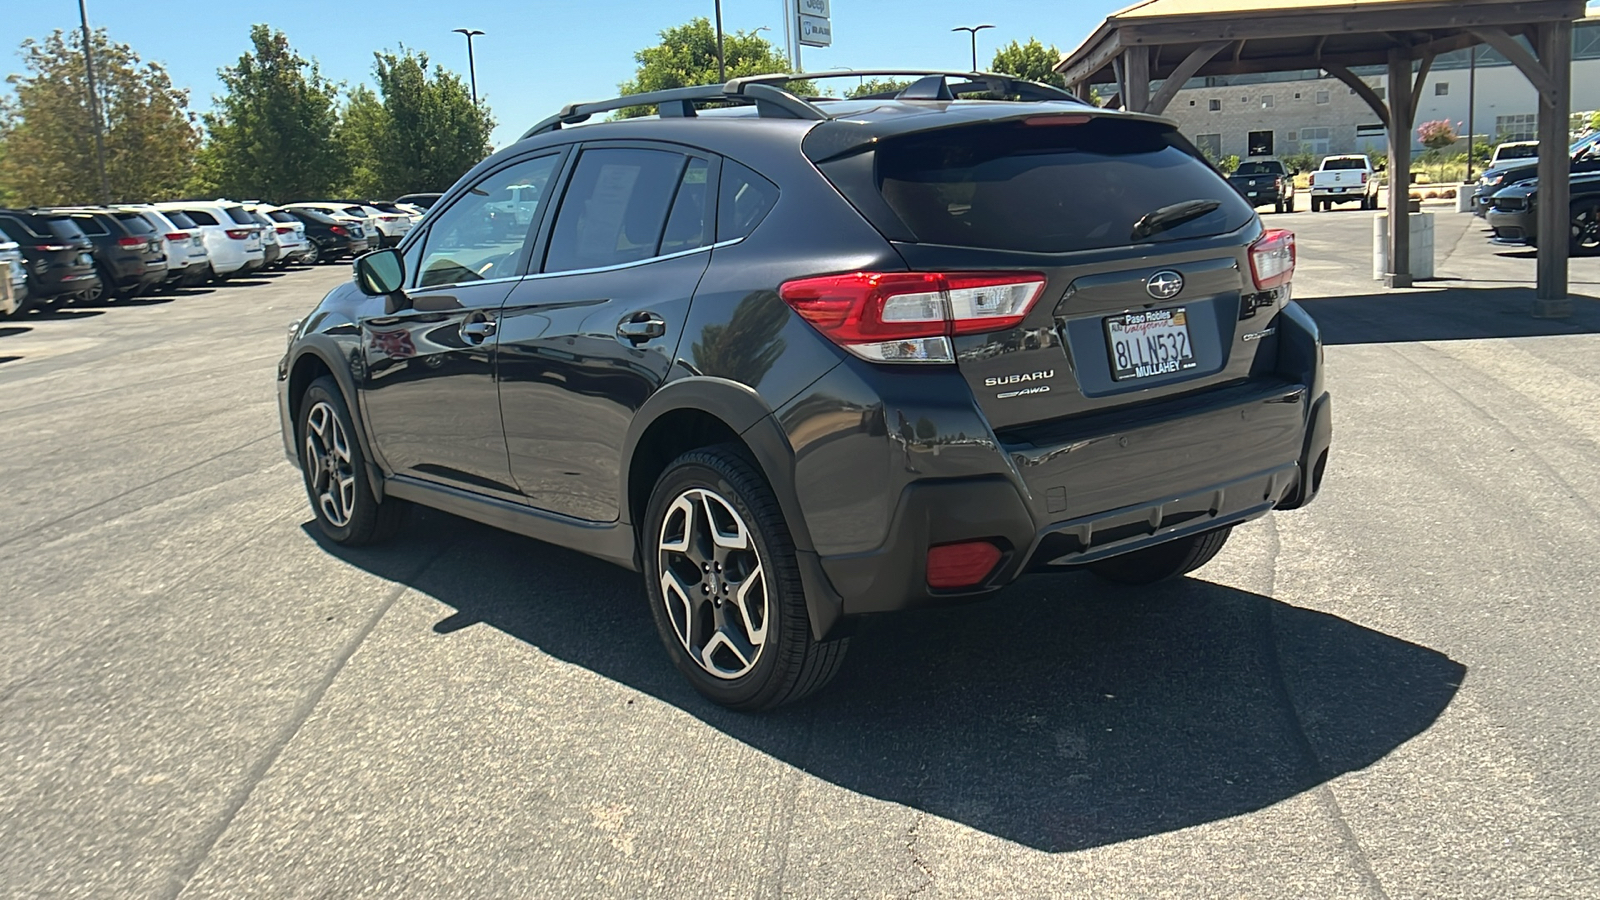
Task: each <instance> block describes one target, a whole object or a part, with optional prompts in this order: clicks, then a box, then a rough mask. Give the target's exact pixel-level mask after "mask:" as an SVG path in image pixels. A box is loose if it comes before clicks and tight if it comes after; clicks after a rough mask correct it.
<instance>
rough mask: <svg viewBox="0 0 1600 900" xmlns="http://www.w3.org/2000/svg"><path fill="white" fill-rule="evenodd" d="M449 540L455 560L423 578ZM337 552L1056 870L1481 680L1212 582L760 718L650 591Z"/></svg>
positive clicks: (877, 648) (475, 618)
mask: <svg viewBox="0 0 1600 900" xmlns="http://www.w3.org/2000/svg"><path fill="white" fill-rule="evenodd" d="M306 530H307V532H308V533H310V534H311V535H312V536H313V538H316V537H317V535H316V530H315V527H314V526H313V525H311V524H310V523H308V525H307V526H306ZM439 535H451V536H452V539H453V541H454V543H453V544H452V545H451V547H450V549H449V550H448V551H447V552H445V553H444V555H443V556H442V557H440V558H439V559H438V561H437V562H435V563H434V564H432V565H431V566H429V567H428V568H427V569H426V570H425V571H423V572H422V574H421V575H420V576H416V577H407V576H409V575H411V574H412V573H415V572H416V565H417V562H416V561H417V560H418V559H419V558H420V557H422V556H423V555H424V554H427V553H428V552H429V550H430V540H429V538H430V536H433V537H436V536H439ZM319 542H320V543H323V546H324V548H325V549H327V550H328V551H329V552H330V553H333V554H335V555H337V556H340V557H341V558H343V559H345V560H347V561H348V562H350V563H353V564H355V565H358V566H360V567H362V568H364V569H366V570H368V571H371V572H373V573H375V574H378V575H380V576H382V577H384V578H388V579H393V580H399V581H402V582H404V583H407V584H409V585H411V586H412V587H414V588H416V589H417V590H418V591H421V592H423V593H425V594H427V595H429V596H431V597H433V598H435V599H436V600H438V601H439V602H440V603H442V604H444V605H446V606H448V607H451V608H453V609H454V610H455V612H453V613H451V614H450V615H448V616H445V617H444V618H443V619H441V620H440V621H439V622H437V623H436V624H435V626H434V628H433V633H421V634H417V635H415V636H413V638H412V639H413V640H415V641H417V642H424V641H428V640H449V639H451V637H450V636H451V635H452V634H453V633H454V632H456V631H459V630H461V629H463V628H469V627H473V626H475V625H478V624H480V623H481V624H484V625H488V626H491V627H493V628H497V629H499V630H501V631H503V632H505V633H506V634H508V635H511V636H513V637H515V638H517V639H519V640H522V641H525V642H527V643H528V644H530V645H533V646H536V647H538V648H540V649H541V650H543V651H544V652H546V653H549V654H551V655H552V656H554V657H556V658H558V659H561V660H564V661H566V662H567V663H570V664H572V665H576V666H581V667H583V668H585V669H588V670H590V671H592V672H595V673H597V674H600V675H602V676H604V677H606V678H608V679H611V680H613V681H615V682H617V683H620V684H623V685H626V686H628V687H630V688H632V689H635V690H638V691H642V692H644V693H647V694H650V695H652V696H654V697H657V698H659V699H661V700H662V701H665V702H667V703H670V704H672V705H674V706H676V707H678V708H680V709H682V710H683V711H685V712H687V713H689V714H691V715H693V716H695V717H697V718H698V719H700V720H701V721H703V722H704V723H705V724H707V725H709V726H711V727H713V728H716V729H718V730H720V731H722V732H724V733H726V734H728V735H730V736H732V737H734V738H737V739H738V740H740V741H743V742H744V743H746V744H748V745H749V746H751V747H753V748H755V749H757V750H759V751H761V752H763V753H766V754H769V755H771V756H772V757H774V758H777V759H780V760H782V761H784V762H786V763H788V764H790V765H792V766H795V767H797V768H799V769H802V770H804V771H805V772H807V773H809V774H811V775H814V776H816V777H818V778H822V779H825V780H827V781H829V782H832V783H833V784H836V785H838V786H840V787H843V788H846V789H849V790H852V791H856V792H859V793H862V794H865V795H868V796H871V797H875V798H879V799H882V800H887V801H891V802H894V803H898V804H903V805H905V806H909V807H913V808H916V809H919V810H924V811H926V812H928V813H931V814H933V815H937V816H940V817H943V818H946V819H950V820H952V821H955V822H959V823H962V824H964V825H966V826H968V827H971V828H974V829H978V830H981V831H984V832H987V833H989V834H993V835H995V836H998V837H1001V838H1004V839H1007V840H1010V841H1015V842H1018V843H1021V844H1024V845H1027V846H1029V847H1033V848H1036V849H1040V850H1045V851H1050V852H1062V851H1071V850H1080V849H1085V848H1089V847H1095V846H1100V845H1104V844H1110V843H1116V842H1120V841H1126V840H1130V839H1133V838H1138V837H1143V836H1147V835H1152V834H1158V833H1162V832H1168V831H1173V830H1177V829H1181V828H1186V827H1190V826H1194V825H1199V824H1202V823H1206V822H1212V821H1216V820H1219V819H1226V818H1229V817H1232V816H1237V815H1240V814H1243V813H1248V812H1251V811H1254V810H1259V809H1262V808H1264V807H1267V806H1270V805H1272V804H1275V803H1278V802H1281V801H1283V800H1285V799H1288V798H1290V797H1294V796H1295V795H1297V794H1300V793H1302V792H1304V791H1307V790H1310V789H1311V788H1314V787H1316V786H1317V785H1319V784H1322V783H1325V782H1327V781H1328V780H1330V779H1332V778H1335V777H1337V776H1338V775H1340V774H1343V773H1345V772H1349V771H1352V770H1356V769H1360V768H1363V767H1365V766H1368V765H1371V764H1372V763H1373V762H1375V761H1377V760H1379V759H1381V758H1383V757H1384V756H1385V755H1386V754H1388V753H1389V752H1391V751H1392V750H1394V749H1395V748H1396V747H1398V746H1400V745H1401V744H1403V743H1405V742H1406V741H1407V740H1409V739H1410V738H1412V737H1414V736H1416V735H1417V734H1419V733H1421V732H1423V731H1424V730H1426V729H1427V728H1428V727H1429V726H1430V725H1432V723H1433V722H1434V721H1435V720H1436V719H1437V718H1438V716H1439V715H1440V713H1441V712H1442V711H1443V710H1444V709H1445V708H1446V707H1447V706H1448V705H1449V703H1450V702H1451V699H1452V698H1453V697H1454V695H1455V693H1456V691H1457V689H1458V688H1459V686H1460V684H1461V681H1462V678H1463V677H1464V675H1465V671H1466V670H1465V667H1463V666H1462V665H1461V664H1459V663H1456V662H1454V661H1452V660H1451V659H1449V658H1448V657H1446V656H1444V655H1443V654H1441V653H1438V652H1437V651H1434V650H1431V649H1428V648H1426V647H1422V646H1418V645H1416V644H1413V643H1409V642H1407V641H1405V640H1401V639H1399V638H1395V637H1391V636H1389V635H1385V634H1382V633H1380V632H1377V631H1373V630H1370V629H1367V628H1363V627H1361V626H1359V625H1356V624H1354V623H1352V622H1348V621H1345V620H1343V619H1340V618H1338V617H1336V616H1331V615H1327V614H1324V613H1319V612H1314V611H1311V610H1306V609H1299V608H1296V607H1293V606H1289V605H1287V604H1284V603H1281V602H1279V601H1276V600H1274V599H1272V598H1271V597H1266V596H1261V595H1258V594H1253V593H1250V592H1247V591H1241V590H1237V589H1234V588H1230V587H1225V586H1222V585H1217V584H1211V583H1209V582H1206V581H1204V580H1200V579H1195V578H1188V579H1180V580H1178V581H1175V582H1172V583H1168V584H1163V585H1158V586H1155V587H1153V588H1145V589H1140V590H1134V589H1127V588H1118V587H1110V586H1107V585H1104V584H1102V583H1100V582H1098V581H1097V580H1095V579H1093V578H1092V577H1090V576H1087V575H1081V574H1063V575H1042V576H1032V577H1030V578H1027V579H1024V580H1023V581H1020V582H1018V583H1017V584H1015V585H1013V586H1012V587H1011V588H1009V589H1007V590H1006V591H1004V592H1002V593H1001V595H1000V596H999V597H998V598H996V599H994V600H992V601H988V602H984V603H981V604H978V605H974V606H965V607H958V608H952V609H945V610H938V611H931V612H925V613H916V614H906V615H902V616H897V617H888V618H884V619H880V620H876V621H875V622H873V623H871V625H869V627H866V628H864V629H863V631H862V632H861V633H860V634H858V635H857V637H856V638H855V639H854V642H853V646H852V647H851V650H850V659H849V660H848V662H847V663H846V665H845V668H844V671H843V672H842V673H841V675H840V677H839V678H838V679H837V680H836V681H835V682H834V683H833V685H831V686H830V687H829V688H827V689H826V690H825V691H824V692H823V693H821V694H819V695H817V696H816V697H814V698H812V699H811V700H808V701H806V702H804V703H801V704H798V705H796V706H793V707H787V708H784V709H781V710H778V711H777V712H774V713H770V714H766V715H747V714H739V713H733V712H729V711H727V710H724V709H722V708H720V707H717V706H714V705H712V704H710V703H708V702H706V701H705V700H703V699H701V698H700V697H699V695H698V694H696V693H694V691H693V690H692V689H690V688H689V687H688V685H687V683H686V682H685V681H684V680H683V679H682V678H681V677H680V676H679V674H678V673H677V672H676V671H675V670H674V669H673V668H672V667H671V665H670V663H669V662H668V661H667V656H666V654H665V653H664V652H663V650H662V648H661V645H660V642H659V638H658V637H657V634H656V630H655V626H654V623H653V622H652V620H651V616H650V612H649V609H648V608H647V606H646V601H645V594H644V590H643V587H642V585H641V583H640V580H639V576H638V575H637V574H635V573H631V572H626V571H623V570H621V569H618V568H615V567H613V566H610V565H608V564H606V563H603V562H600V561H598V560H594V559H591V558H589V557H585V556H582V555H580V554H577V553H574V552H571V551H567V550H562V549H559V548H556V547H552V546H549V545H545V544H541V543H538V542H535V541H532V540H527V539H523V538H520V537H517V536H515V535H511V534H507V533H505V532H500V531H497V530H494V529H491V528H488V527H486V526H481V525H477V524H475V523H471V522H466V521H464V520H460V519H456V518H454V517H452V516H448V515H445V514H443V513H436V512H433V511H420V512H419V514H418V516H417V517H416V519H414V520H413V522H412V524H411V525H410V526H409V527H408V528H407V529H406V530H405V532H403V533H402V535H401V537H400V538H399V540H398V541H397V543H396V544H395V545H392V546H389V547H386V548H380V549H365V550H351V549H347V548H342V547H337V546H333V545H329V544H327V543H325V542H321V541H319ZM431 543H432V545H434V546H436V545H437V542H436V541H435V542H431Z"/></svg>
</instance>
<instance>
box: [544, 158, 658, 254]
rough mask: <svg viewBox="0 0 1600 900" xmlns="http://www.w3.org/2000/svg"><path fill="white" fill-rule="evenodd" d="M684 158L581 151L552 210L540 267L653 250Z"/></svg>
mask: <svg viewBox="0 0 1600 900" xmlns="http://www.w3.org/2000/svg"><path fill="white" fill-rule="evenodd" d="M686 162H687V158H686V157H684V156H683V155H682V154H679V153H671V152H668V151H665V150H634V149H626V150H624V149H616V150H587V151H584V154H583V156H581V157H579V159H578V167H577V169H576V170H575V171H574V172H573V174H572V183H571V185H570V186H569V187H568V188H567V193H566V196H565V197H564V198H563V199H562V201H561V209H560V211H559V212H557V214H556V225H555V230H554V231H553V232H551V235H550V252H549V253H548V254H547V255H546V257H545V267H544V270H545V271H546V272H570V271H572V270H574V269H598V268H603V267H605V266H616V265H622V264H624V263H630V262H638V261H639V260H643V259H649V258H650V257H652V256H656V255H657V251H658V250H659V248H660V246H661V236H662V232H663V231H664V230H665V228H666V224H667V212H668V209H669V208H670V206H671V204H672V201H673V198H674V196H675V195H676V194H677V191H678V184H679V182H680V181H681V180H682V178H683V173H684V164H685V163H686Z"/></svg>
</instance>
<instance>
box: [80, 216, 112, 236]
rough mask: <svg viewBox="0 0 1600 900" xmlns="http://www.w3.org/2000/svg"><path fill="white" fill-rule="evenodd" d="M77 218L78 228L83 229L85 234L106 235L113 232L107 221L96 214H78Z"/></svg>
mask: <svg viewBox="0 0 1600 900" xmlns="http://www.w3.org/2000/svg"><path fill="white" fill-rule="evenodd" d="M75 218H76V220H77V221H76V224H77V226H78V228H80V229H82V231H83V233H84V234H96V235H104V234H110V233H111V231H110V230H109V229H107V228H106V223H104V222H102V221H100V219H99V218H97V217H95V216H76V217H75Z"/></svg>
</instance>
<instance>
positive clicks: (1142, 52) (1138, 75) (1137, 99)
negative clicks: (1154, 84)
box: [1122, 45, 1150, 112]
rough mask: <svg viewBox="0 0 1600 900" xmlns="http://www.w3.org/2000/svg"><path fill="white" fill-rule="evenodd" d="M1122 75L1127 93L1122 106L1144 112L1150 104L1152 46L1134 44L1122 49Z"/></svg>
mask: <svg viewBox="0 0 1600 900" xmlns="http://www.w3.org/2000/svg"><path fill="white" fill-rule="evenodd" d="M1122 56H1123V59H1124V62H1123V64H1122V77H1123V80H1124V87H1126V88H1127V94H1126V95H1125V96H1123V98H1122V108H1123V109H1126V110H1131V111H1132V112H1144V111H1145V110H1146V109H1147V108H1149V106H1150V48H1149V47H1145V46H1142V45H1141V46H1133V47H1129V48H1128V49H1126V50H1124V51H1122Z"/></svg>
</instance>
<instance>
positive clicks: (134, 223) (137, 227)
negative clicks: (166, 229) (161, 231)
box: [117, 213, 156, 234]
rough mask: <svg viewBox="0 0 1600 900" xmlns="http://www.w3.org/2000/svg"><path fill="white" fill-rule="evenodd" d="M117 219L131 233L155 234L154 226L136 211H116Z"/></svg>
mask: <svg viewBox="0 0 1600 900" xmlns="http://www.w3.org/2000/svg"><path fill="white" fill-rule="evenodd" d="M117 221H118V222H121V223H122V227H123V228H126V229H128V231H130V232H132V233H133V234H155V233H156V230H155V228H153V227H151V225H150V223H149V222H148V221H146V220H145V217H144V216H141V215H139V214H138V213H117Z"/></svg>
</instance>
